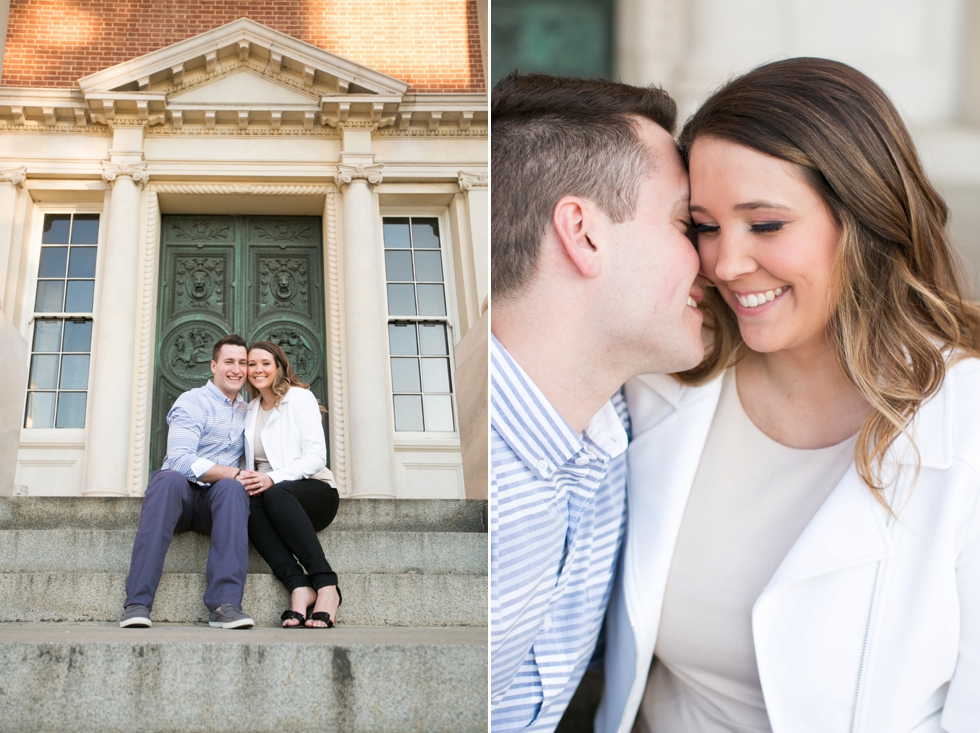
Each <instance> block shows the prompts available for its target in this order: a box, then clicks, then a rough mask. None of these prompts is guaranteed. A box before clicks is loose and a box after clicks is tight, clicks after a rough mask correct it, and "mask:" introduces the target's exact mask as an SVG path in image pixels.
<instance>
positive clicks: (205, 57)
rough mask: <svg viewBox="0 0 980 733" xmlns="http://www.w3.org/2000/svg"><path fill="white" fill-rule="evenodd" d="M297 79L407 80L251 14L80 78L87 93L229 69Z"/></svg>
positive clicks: (349, 86) (327, 83)
mask: <svg viewBox="0 0 980 733" xmlns="http://www.w3.org/2000/svg"><path fill="white" fill-rule="evenodd" d="M241 67H249V68H256V69H258V70H259V72H260V73H261V74H263V75H269V76H274V77H279V78H280V79H281V80H288V81H290V82H294V83H298V84H300V85H302V86H304V87H306V88H308V89H309V91H311V92H313V93H316V92H317V91H319V92H320V93H328V94H338V93H348V92H349V93H353V94H364V93H367V94H382V95H392V94H394V95H399V96H400V95H402V94H405V92H406V91H408V84H406V83H405V82H403V81H399V80H398V79H395V78H394V77H391V76H388V75H386V74H382V73H380V72H378V71H374V70H373V69H370V68H368V67H366V66H363V65H361V64H357V63H354V62H353V61H349V60H347V59H345V58H342V57H340V56H337V55H336V54H332V53H330V52H329V51H324V50H323V49H321V48H318V47H317V46H313V45H311V44H309V43H305V42H303V41H299V40H297V39H295V38H292V37H290V36H287V35H284V34H282V33H280V32H278V31H275V30H273V29H271V28H269V27H267V26H264V25H262V24H261V23H256V22H255V21H254V20H249V19H248V18H239V19H238V20H236V21H233V22H231V23H228V24H226V25H223V26H220V27H218V28H214V29H213V30H210V31H207V32H205V33H201V34H200V35H197V36H194V37H193V38H188V39H186V40H184V41H179V42H178V43H175V44H173V45H172V46H167V47H166V48H162V49H160V50H158V51H153V52H151V53H148V54H146V55H145V56H140V57H139V58H136V59H133V60H131V61H126V62H124V63H122V64H117V65H116V66H112V67H110V68H108V69H105V70H103V71H99V72H96V73H95V74H91V75H89V76H86V77H84V78H82V79H79V81H78V85H79V87H80V88H81V90H82V92H84V93H85V95H86V96H89V95H90V94H98V93H100V92H127V91H128V92H163V93H165V94H170V93H172V92H176V91H179V90H181V89H183V88H185V87H186V86H192V85H197V84H200V83H201V82H204V81H207V80H208V79H209V78H212V77H213V76H215V75H221V74H222V73H227V72H228V71H229V70H230V69H235V68H241Z"/></svg>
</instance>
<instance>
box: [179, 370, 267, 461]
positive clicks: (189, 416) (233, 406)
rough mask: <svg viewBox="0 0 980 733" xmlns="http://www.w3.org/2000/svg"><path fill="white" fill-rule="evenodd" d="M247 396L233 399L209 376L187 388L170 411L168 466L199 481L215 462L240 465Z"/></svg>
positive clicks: (243, 445) (243, 446) (243, 443)
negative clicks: (206, 381)
mask: <svg viewBox="0 0 980 733" xmlns="http://www.w3.org/2000/svg"><path fill="white" fill-rule="evenodd" d="M247 412H248V405H247V404H246V403H245V401H244V400H241V399H236V400H235V401H234V402H232V401H231V400H229V399H228V398H227V397H225V396H224V395H223V394H222V393H221V390H220V389H218V388H217V387H215V386H214V382H212V381H210V380H208V383H207V384H205V385H204V386H203V387H198V388H197V389H191V390H188V391H187V392H184V394H182V395H181V396H180V397H178V398H177V401H176V402H174V406H173V407H171V408H170V412H168V413H167V424H168V425H169V426H170V430H169V432H168V433H167V458H166V459H165V460H164V462H163V467H164V468H165V469H172V470H174V471H180V472H181V473H182V474H184V476H186V477H187V480H188V481H198V480H199V479H200V478H201V476H203V475H204V474H206V473H207V472H208V471H209V470H210V469H211V467H212V466H215V465H217V466H237V465H238V462H239V459H240V458H241V457H242V453H243V452H244V450H245V415H246V413H247Z"/></svg>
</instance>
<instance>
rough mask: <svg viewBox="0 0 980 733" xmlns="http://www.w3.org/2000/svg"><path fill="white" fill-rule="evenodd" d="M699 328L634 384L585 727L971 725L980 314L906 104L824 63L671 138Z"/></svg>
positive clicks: (979, 661)
mask: <svg viewBox="0 0 980 733" xmlns="http://www.w3.org/2000/svg"><path fill="white" fill-rule="evenodd" d="M679 145H680V148H681V152H682V154H683V155H684V157H685V158H686V160H687V162H688V165H689V169H690V182H691V215H692V226H693V229H694V236H695V237H696V246H697V249H698V254H699V256H700V261H701V277H702V279H703V284H704V285H705V286H706V287H705V299H704V301H703V302H702V303H701V304H700V307H701V308H702V309H703V311H704V314H705V323H706V326H707V327H708V328H707V333H708V334H709V344H708V347H707V351H706V356H705V359H704V361H702V363H701V364H700V365H699V366H697V367H696V368H694V369H692V370H690V371H687V372H684V373H682V374H679V375H646V376H641V377H637V378H634V379H632V380H630V381H629V382H628V383H627V385H626V397H627V402H628V405H629V412H630V417H631V421H632V433H631V443H630V447H629V449H628V464H629V469H628V470H629V488H628V500H627V504H628V506H629V514H628V519H627V532H626V540H625V543H624V546H623V549H622V555H621V559H620V560H621V563H622V567H621V572H620V577H619V581H618V584H617V587H616V588H615V589H614V591H613V594H612V599H611V601H610V605H609V612H608V616H607V620H606V628H607V645H606V651H605V692H604V698H603V701H602V703H601V705H600V708H599V713H598V716H597V719H596V726H597V727H596V729H597V730H600V731H610V732H611V731H629V730H631V729H632V730H635V731H639V732H641V733H647V732H649V731H712V732H713V731H761V730H781V731H805V730H812V731H817V730H819V731H855V730H861V731H880V732H881V733H894V732H897V731H902V732H905V731H917V732H920V733H921V732H924V731H930V732H938V731H956V732H959V731H963V732H965V731H975V730H977V725H978V721H980V695H978V691H980V510H978V497H980V423H978V421H977V419H976V415H977V414H978V413H980V311H978V308H977V306H976V305H975V304H974V303H973V302H971V301H970V300H968V298H967V294H966V290H965V289H964V286H963V285H962V282H963V279H962V275H961V273H960V271H959V264H958V260H957V257H956V255H955V253H954V250H953V247H952V245H951V243H950V240H949V235H948V232H947V218H948V210H947V206H946V204H945V203H944V201H943V199H942V198H941V196H940V195H939V194H938V193H937V191H936V189H935V188H934V187H933V186H932V185H931V184H930V182H929V180H928V178H927V176H926V174H925V173H924V171H923V167H922V165H921V163H920V160H919V156H918V154H917V152H916V149H915V145H914V143H913V142H912V139H911V137H910V135H909V133H908V131H907V129H906V127H905V124H904V123H903V121H902V118H901V117H900V115H899V113H898V112H897V111H896V109H895V107H894V106H893V104H892V103H891V101H890V100H889V99H888V97H887V96H886V95H885V93H884V92H883V91H882V90H881V89H880V88H879V87H878V85H877V84H875V83H874V82H873V81H872V80H871V79H869V78H868V77H867V76H865V75H864V74H862V73H861V72H859V71H857V70H855V69H854V68H852V67H850V66H847V65H845V64H842V63H839V62H835V61H829V60H824V59H816V58H794V59H788V60H784V61H778V62H774V63H769V64H766V65H764V66H760V67H759V68H757V69H755V70H753V71H751V72H749V73H747V74H745V75H743V76H741V77H738V78H736V79H734V80H732V81H730V82H729V83H728V84H726V85H725V86H723V87H721V88H720V89H719V90H718V91H716V92H715V93H714V94H713V95H712V96H711V97H710V98H708V100H707V101H706V102H705V103H704V104H703V105H702V106H701V107H700V109H699V110H698V111H697V112H696V113H695V114H694V116H693V117H692V118H691V119H690V120H689V121H688V122H687V124H686V125H685V127H684V129H683V131H682V132H681V135H680V138H679Z"/></svg>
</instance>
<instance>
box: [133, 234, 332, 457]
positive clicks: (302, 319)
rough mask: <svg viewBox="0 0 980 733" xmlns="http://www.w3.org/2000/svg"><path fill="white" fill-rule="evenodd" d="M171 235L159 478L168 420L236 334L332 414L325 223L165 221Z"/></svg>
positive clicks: (162, 313)
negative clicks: (270, 356) (225, 339)
mask: <svg viewBox="0 0 980 733" xmlns="http://www.w3.org/2000/svg"><path fill="white" fill-rule="evenodd" d="M162 229H163V236H162V246H161V267H160V286H159V300H158V308H157V313H158V317H157V339H156V344H157V351H156V361H155V371H154V376H155V379H154V389H153V428H152V436H151V444H150V470H151V471H153V470H156V469H158V468H160V466H161V465H163V459H164V456H165V455H166V452H167V419H166V418H167V412H169V410H170V407H171V406H172V405H173V403H174V400H176V399H177V397H178V395H180V394H181V393H182V392H184V391H186V390H188V389H192V388H194V387H200V386H202V385H203V384H204V383H205V382H206V381H207V380H208V379H210V377H211V369H210V365H211V346H212V345H213V344H214V342H215V341H217V340H218V339H220V338H221V337H222V336H224V335H226V334H229V333H238V334H240V335H241V336H242V337H243V338H244V339H245V340H246V341H248V343H253V342H254V341H260V340H263V341H272V342H273V343H276V344H279V345H280V346H281V347H282V348H283V350H284V351H285V352H286V354H287V355H288V356H289V361H290V364H292V367H293V370H294V371H295V372H296V373H297V374H298V375H299V377H300V379H302V380H303V381H304V382H308V383H309V384H310V389H312V390H313V393H314V394H315V395H316V396H317V398H319V400H320V402H321V404H323V405H324V406H326V405H327V377H326V374H327V364H326V348H325V344H326V325H325V317H324V295H323V251H322V247H321V242H320V231H321V227H320V219H319V218H318V217H312V216H290V217H276V216H254V217H248V216H237V217H236V216H203V215H202V216H165V217H163V227H162ZM324 432H325V433H326V417H324Z"/></svg>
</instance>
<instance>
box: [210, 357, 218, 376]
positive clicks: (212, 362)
mask: <svg viewBox="0 0 980 733" xmlns="http://www.w3.org/2000/svg"><path fill="white" fill-rule="evenodd" d="M217 368H218V363H217V362H216V361H215V360H214V359H212V360H211V373H212V374H214V372H215V370H216V369H217Z"/></svg>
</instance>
